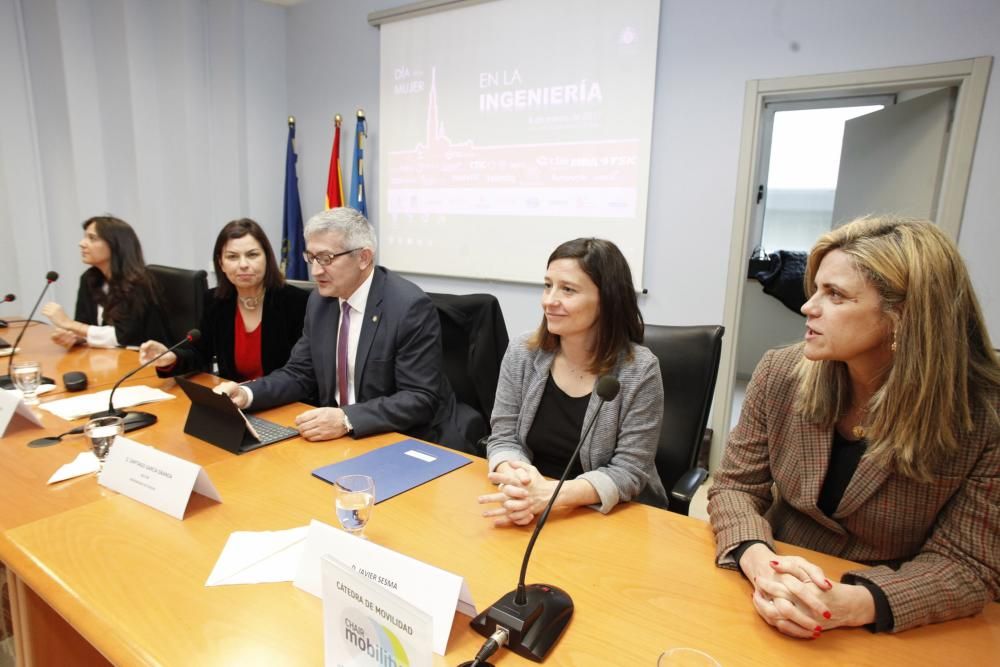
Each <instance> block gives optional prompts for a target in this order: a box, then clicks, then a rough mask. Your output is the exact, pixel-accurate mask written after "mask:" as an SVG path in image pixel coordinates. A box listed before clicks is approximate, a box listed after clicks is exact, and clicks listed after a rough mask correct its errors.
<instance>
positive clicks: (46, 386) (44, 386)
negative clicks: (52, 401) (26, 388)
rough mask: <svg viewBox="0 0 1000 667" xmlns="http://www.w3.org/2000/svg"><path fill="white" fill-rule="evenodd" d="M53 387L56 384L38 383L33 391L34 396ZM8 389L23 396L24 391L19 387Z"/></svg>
mask: <svg viewBox="0 0 1000 667" xmlns="http://www.w3.org/2000/svg"><path fill="white" fill-rule="evenodd" d="M55 388H56V386H55V385H54V384H40V385H38V390H37V391H35V396H41V395H42V394H46V393H48V392H50V391H52V390H53V389H55ZM8 391H13V392H14V393H16V394H17V395H18V396H20V397H21V398H24V392H23V391H21V390H20V389H9V390H8Z"/></svg>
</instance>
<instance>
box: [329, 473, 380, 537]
mask: <svg viewBox="0 0 1000 667" xmlns="http://www.w3.org/2000/svg"><path fill="white" fill-rule="evenodd" d="M333 489H334V494H335V501H334V502H335V503H336V508H337V519H338V520H339V521H340V525H341V526H343V527H344V530H346V531H347V532H349V533H351V534H352V535H357V536H358V537H363V535H362V533H364V532H365V526H366V525H367V524H368V519H369V518H370V517H371V514H372V506H373V505H374V504H375V480H374V479H372V478H371V477H369V476H368V475H344V476H343V477H338V478H337V480H336V481H335V482H334V483H333Z"/></svg>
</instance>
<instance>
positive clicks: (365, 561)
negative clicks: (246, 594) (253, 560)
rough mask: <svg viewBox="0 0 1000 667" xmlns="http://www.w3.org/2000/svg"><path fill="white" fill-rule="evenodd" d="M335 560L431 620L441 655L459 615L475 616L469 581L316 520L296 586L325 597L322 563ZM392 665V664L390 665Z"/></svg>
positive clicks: (445, 648)
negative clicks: (324, 558) (331, 557)
mask: <svg viewBox="0 0 1000 667" xmlns="http://www.w3.org/2000/svg"><path fill="white" fill-rule="evenodd" d="M327 554H329V555H332V556H333V557H335V558H337V559H339V560H340V562H342V563H344V564H345V565H346V566H347V567H349V568H351V569H352V570H354V571H355V572H357V573H358V574H359V575H360V576H362V577H364V578H366V579H368V580H369V581H371V582H372V583H373V584H377V585H379V586H381V587H383V588H385V589H388V590H389V591H391V592H392V593H394V594H395V595H398V596H399V597H400V598H401V599H402V600H404V601H405V602H407V603H409V604H411V605H413V606H414V607H416V608H417V609H420V610H421V611H423V612H426V613H427V614H428V615H430V617H431V620H432V623H433V633H432V639H433V642H432V646H433V648H434V652H435V653H437V654H438V655H444V654H445V651H446V650H447V648H448V635H449V634H451V623H452V621H453V620H454V618H455V611H456V610H457V611H460V612H462V613H463V614H466V615H467V616H475V615H476V606H475V604H473V602H472V595H471V594H470V593H469V586H468V584H466V583H465V579H463V578H462V577H460V576H458V575H457V574H452V573H451V572H446V571H445V570H442V569H440V568H437V567H434V566H433V565H428V564H427V563H423V562H421V561H419V560H416V559H414V558H410V557H409V556H404V555H403V554H401V553H398V552H395V551H393V550H392V549H387V548H385V547H383V546H380V545H378V544H375V543H373V542H369V541H368V540H365V539H362V538H360V537H355V536H354V535H351V534H350V533H346V532H344V531H342V530H339V529H337V528H334V527H333V526H329V525H327V524H325V523H322V522H320V521H316V520H315V519H314V520H313V521H312V522H310V524H309V532H308V533H306V546H305V550H304V551H303V553H302V560H300V561H299V569H298V571H297V572H296V573H295V581H294V583H295V586H296V587H297V588H301V589H302V590H304V591H305V592H307V593H312V594H313V595H315V596H316V597H322V596H323V587H322V576H321V572H322V569H321V566H320V563H321V560H322V558H323V556H325V555H327ZM390 664H391V663H390Z"/></svg>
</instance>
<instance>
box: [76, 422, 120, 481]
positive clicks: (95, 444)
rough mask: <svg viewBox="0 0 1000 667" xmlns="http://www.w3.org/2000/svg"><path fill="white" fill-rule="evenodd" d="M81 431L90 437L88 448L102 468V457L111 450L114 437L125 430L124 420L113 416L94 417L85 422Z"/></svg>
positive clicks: (106, 455)
mask: <svg viewBox="0 0 1000 667" xmlns="http://www.w3.org/2000/svg"><path fill="white" fill-rule="evenodd" d="M83 432H84V433H86V434H87V438H89V439H90V448H91V450H92V451H93V452H94V456H96V457H97V460H98V461H100V462H101V467H102V468H103V467H104V459H106V458H108V452H109V451H111V445H113V444H114V442H115V438H117V437H118V436H120V435H121V434H122V433H124V432H125V420H124V419H122V418H121V417H114V416H111V417H96V418H94V419H91V420H90V421H89V422H87V425H86V426H84V427H83Z"/></svg>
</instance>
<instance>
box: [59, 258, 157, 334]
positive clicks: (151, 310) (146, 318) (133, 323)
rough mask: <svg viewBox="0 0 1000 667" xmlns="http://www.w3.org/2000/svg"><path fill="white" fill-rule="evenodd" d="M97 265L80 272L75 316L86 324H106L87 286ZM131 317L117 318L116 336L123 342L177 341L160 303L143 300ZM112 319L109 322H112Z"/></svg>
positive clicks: (134, 309) (134, 308)
mask: <svg viewBox="0 0 1000 667" xmlns="http://www.w3.org/2000/svg"><path fill="white" fill-rule="evenodd" d="M90 271H97V269H95V268H91V269H88V270H87V271H84V272H83V275H81V276H80V287H79V288H78V289H77V292H76V312H75V314H74V315H73V319H74V320H76V321H77V322H82V323H84V324H92V325H95V326H102V323H101V322H98V321H97V303H96V302H95V301H94V300H93V298H92V297H91V294H90V289H89V288H88V287H87V279H86V277H85V276H86V275H87V273H88V272H90ZM131 311H132V312H131V314H130V316H129V317H128V319H126V320H124V321H121V322H114V323H113V324H114V327H115V336H116V337H117V338H118V344H119V345H142V343H144V342H145V341H147V340H156V341H159V342H161V343H163V344H164V345H173V343H174V342H175V341H171V340H170V326H169V325H168V324H167V318H166V316H165V315H164V314H163V310H162V309H161V308H160V306H158V305H156V304H153V303H141V304H139V305H138V307H133V308H132V309H131ZM110 324H112V323H109V325H110Z"/></svg>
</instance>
